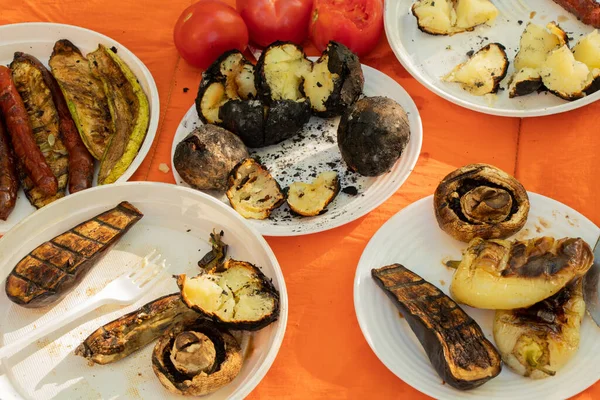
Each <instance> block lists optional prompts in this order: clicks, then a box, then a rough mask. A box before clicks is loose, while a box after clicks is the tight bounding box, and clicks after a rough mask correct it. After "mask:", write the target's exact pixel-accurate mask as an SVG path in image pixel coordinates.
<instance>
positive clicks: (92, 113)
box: [49, 39, 114, 160]
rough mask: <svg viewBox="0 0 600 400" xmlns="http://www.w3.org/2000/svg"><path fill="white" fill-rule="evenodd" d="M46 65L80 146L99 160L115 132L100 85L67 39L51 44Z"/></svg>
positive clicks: (106, 100) (85, 61)
mask: <svg viewBox="0 0 600 400" xmlns="http://www.w3.org/2000/svg"><path fill="white" fill-rule="evenodd" d="M49 64H50V68H51V69H52V75H54V77H55V78H56V80H57V82H58V84H59V86H60V88H61V90H62V92H63V95H64V96H65V100H66V101H67V105H68V107H69V111H71V115H72V116H73V120H74V121H75V125H76V126H77V130H78V131H79V135H80V136H81V139H82V140H83V143H85V145H86V147H87V148H88V150H89V151H90V154H91V155H92V156H93V157H94V158H95V159H97V160H101V159H102V155H103V154H104V151H105V150H106V148H107V147H108V143H109V141H110V138H111V136H112V135H113V132H114V124H113V121H112V119H111V115H110V108H109V105H108V99H107V98H106V94H105V92H104V87H103V84H102V82H101V81H100V80H99V79H98V78H96V77H95V76H94V75H93V74H92V71H91V69H90V66H89V63H88V60H87V59H86V58H85V57H84V56H83V55H82V54H81V51H80V50H79V49H78V48H77V47H76V46H75V45H74V44H73V43H71V42H70V41H68V40H66V39H63V40H59V41H58V42H56V43H55V44H54V50H53V51H52V55H51V56H50V62H49Z"/></svg>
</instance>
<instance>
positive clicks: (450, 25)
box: [412, 0, 498, 35]
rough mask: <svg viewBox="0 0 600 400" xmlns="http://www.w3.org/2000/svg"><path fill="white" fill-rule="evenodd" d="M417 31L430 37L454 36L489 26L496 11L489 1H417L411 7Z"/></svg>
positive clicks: (495, 15)
mask: <svg viewBox="0 0 600 400" xmlns="http://www.w3.org/2000/svg"><path fill="white" fill-rule="evenodd" d="M412 13H413V15H414V16H415V17H416V18H417V25H418V27H419V29H420V30H421V31H423V32H425V33H429V34H431V35H454V34H456V33H460V32H465V31H472V30H473V29H474V28H475V27H476V26H478V25H482V24H491V23H493V21H494V20H495V19H496V17H497V16H498V9H497V8H496V7H495V6H494V4H492V2H490V1H489V0H457V1H456V0H440V1H438V0H419V1H417V2H416V3H414V4H413V6H412Z"/></svg>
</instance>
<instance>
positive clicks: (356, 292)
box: [352, 191, 600, 398]
mask: <svg viewBox="0 0 600 400" xmlns="http://www.w3.org/2000/svg"><path fill="white" fill-rule="evenodd" d="M527 195H528V196H529V197H530V198H536V197H538V198H541V199H543V200H545V201H548V200H550V201H551V202H555V203H558V204H561V205H562V206H564V207H566V208H568V209H569V210H570V211H571V212H573V214H574V216H576V217H577V218H581V220H586V221H588V222H589V223H590V224H591V225H593V226H594V227H596V228H597V229H598V230H600V227H599V226H598V225H596V224H595V223H594V222H592V221H591V220H590V219H589V218H587V217H586V216H585V215H583V214H581V213H580V212H579V211H577V210H575V209H574V208H572V207H570V206H568V205H566V204H565V203H563V202H560V201H558V200H555V199H553V198H551V197H548V196H544V195H542V194H539V193H536V192H531V191H527ZM427 202H432V203H433V195H432V194H430V195H427V196H425V197H422V198H420V199H418V200H415V201H414V202H412V203H410V204H409V205H407V206H406V207H404V208H402V209H401V210H399V211H398V212H397V213H395V214H394V215H393V216H391V217H390V218H389V219H388V220H387V221H386V222H385V223H384V224H383V225H381V226H380V227H379V229H377V232H375V234H374V235H373V236H372V237H371V239H369V242H368V243H367V245H366V246H365V248H364V250H363V252H362V254H361V256H360V259H359V261H358V263H357V265H356V271H355V275H354V282H353V291H352V292H353V303H354V314H355V316H356V319H357V321H358V325H359V328H360V331H361V333H362V336H363V338H364V339H365V341H366V342H367V344H368V345H369V348H370V349H371V351H372V352H373V354H374V355H375V357H377V359H378V360H379V362H381V363H382V364H383V365H384V366H385V368H387V370H388V371H389V372H390V373H392V374H393V375H394V376H396V378H397V379H399V380H401V381H402V382H404V383H406V384H407V385H409V386H410V387H412V388H413V389H415V390H417V391H419V392H421V393H423V394H426V395H427V396H430V397H433V398H438V397H437V396H439V394H436V393H433V392H432V391H430V390H429V387H425V388H423V387H420V386H419V387H417V386H414V385H413V384H412V383H411V382H409V380H410V379H409V380H405V377H400V376H398V375H397V374H396V373H395V372H394V370H393V369H392V368H391V367H390V366H389V365H388V363H387V362H385V361H384V360H383V359H382V358H381V357H380V353H379V352H378V351H377V350H376V348H375V343H374V342H373V339H372V337H371V335H370V333H369V326H368V323H367V321H366V320H365V317H364V315H363V314H364V312H361V311H359V301H360V298H361V294H360V286H361V285H360V280H361V274H360V269H361V264H363V263H364V262H365V260H366V254H367V250H369V249H370V248H371V247H372V246H375V242H376V241H377V240H378V236H379V235H381V234H382V233H381V232H382V231H383V229H384V228H385V227H386V226H388V225H393V221H394V220H395V219H397V218H400V215H402V214H403V213H404V212H411V210H412V209H414V208H417V207H419V206H421V205H422V203H427ZM428 362H429V361H428ZM597 382H598V381H597ZM592 385H593V384H592ZM592 385H590V386H588V387H586V388H584V389H583V390H581V391H578V392H577V393H573V394H571V396H575V395H577V394H578V393H581V392H583V391H584V390H587V389H588V388H589V387H591V386H592ZM460 393H461V392H460V391H458V390H457V394H456V397H460Z"/></svg>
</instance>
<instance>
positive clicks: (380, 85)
mask: <svg viewBox="0 0 600 400" xmlns="http://www.w3.org/2000/svg"><path fill="white" fill-rule="evenodd" d="M311 59H313V60H316V58H311ZM362 69H363V74H364V76H365V88H364V94H365V95H366V96H387V97H389V98H391V99H393V100H395V101H397V102H398V103H399V104H400V105H401V106H402V107H403V108H404V110H405V111H406V113H407V114H408V120H409V123H410V130H411V137H410V142H409V144H408V146H407V147H406V150H405V151H404V154H403V155H402V157H401V158H400V160H399V161H398V162H396V164H395V165H394V167H393V168H392V170H391V171H390V172H389V173H387V174H385V175H382V176H379V177H377V178H369V177H365V176H360V175H358V174H355V173H353V172H350V171H348V168H347V167H346V165H345V164H344V162H343V161H342V159H341V155H340V151H339V149H338V145H337V126H338V122H339V118H330V119H323V118H317V117H312V118H311V120H310V122H309V123H308V124H306V126H305V127H304V128H303V130H302V132H300V133H299V134H298V135H297V136H296V137H293V138H291V139H288V140H286V141H284V142H282V143H279V144H276V145H273V146H268V147H263V148H260V149H255V150H254V151H251V154H252V155H258V156H259V157H260V160H261V161H262V162H263V164H264V165H266V167H267V168H268V169H269V171H270V172H271V174H272V175H273V177H274V178H275V179H276V180H277V181H278V182H279V184H280V185H281V187H282V188H284V187H287V186H289V185H290V184H291V183H293V182H296V181H303V182H310V181H311V180H312V179H314V176H316V174H318V173H320V172H323V171H328V170H336V171H337V172H338V175H339V177H340V183H341V186H342V189H343V188H345V187H348V186H354V187H356V188H357V189H358V195H356V196H351V195H348V194H346V193H344V192H340V193H339V194H338V196H337V197H336V198H335V200H334V201H333V202H332V203H331V204H330V205H329V206H327V209H328V211H327V212H326V213H325V214H322V215H319V216H317V217H296V216H292V215H291V214H290V211H289V207H288V206H287V204H284V205H283V206H281V207H280V208H278V209H277V210H275V211H273V213H272V214H271V216H270V217H269V218H268V219H265V220H261V221H259V220H248V222H249V223H251V224H252V226H254V227H255V228H256V229H257V230H258V231H259V232H260V233H262V234H263V235H266V236H297V235H306V234H309V233H316V232H321V231H325V230H328V229H332V228H336V227H338V226H341V225H344V224H347V223H349V222H352V221H354V220H355V219H357V218H360V217H362V216H363V215H366V214H367V213H369V212H370V211H372V210H374V209H375V208H376V207H378V206H379V205H380V204H381V203H383V202H384V201H386V200H387V199H388V198H389V197H390V196H392V195H393V194H394V193H395V192H396V191H397V190H398V189H399V188H400V186H402V184H403V183H404V181H406V178H408V176H409V175H410V173H411V172H412V170H413V168H414V166H415V164H416V162H417V159H418V158H419V153H420V152H421V144H422V141H423V126H422V124H421V117H420V116H419V110H418V109H417V106H416V105H415V103H414V102H413V101H412V99H411V98H410V96H409V95H408V93H407V92H406V91H405V90H404V89H403V88H402V87H401V86H400V85H399V84H398V83H396V81H394V80H393V79H392V78H390V77H389V76H387V75H385V74H384V73H382V72H380V71H378V70H376V69H373V68H371V67H369V66H366V65H363V66H362ZM201 124H202V122H200V119H199V118H198V114H197V113H196V107H195V106H192V107H190V109H189V110H188V112H187V113H186V114H185V116H184V117H183V119H182V120H181V123H180V124H179V127H178V128H177V132H175V137H174V138H173V147H172V148H171V160H173V155H174V154H175V148H176V147H177V144H178V143H179V142H181V141H182V140H183V139H184V138H185V137H186V136H187V135H188V134H189V133H190V132H191V131H192V130H193V129H194V128H195V127H196V126H198V125H201ZM173 175H174V177H175V182H176V183H177V184H178V185H182V186H188V185H187V184H186V183H185V182H184V181H183V179H181V177H180V176H179V174H178V173H177V171H176V170H175V168H173ZM209 194H211V195H212V196H214V197H216V198H218V199H220V200H221V201H223V202H224V203H226V204H229V200H228V199H227V197H226V196H225V194H223V193H220V192H210V193H209Z"/></svg>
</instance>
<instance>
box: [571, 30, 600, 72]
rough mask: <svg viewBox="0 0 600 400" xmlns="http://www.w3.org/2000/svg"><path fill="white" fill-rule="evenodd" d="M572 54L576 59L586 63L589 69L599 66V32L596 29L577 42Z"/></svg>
mask: <svg viewBox="0 0 600 400" xmlns="http://www.w3.org/2000/svg"><path fill="white" fill-rule="evenodd" d="M573 55H574V56H575V59H576V60H577V61H580V62H582V63H584V64H585V65H587V66H588V68H589V69H590V70H593V69H596V68H600V33H598V30H597V29H595V30H594V31H593V32H591V33H589V34H587V35H585V36H584V37H582V38H581V39H580V40H579V42H577V44H576V45H575V47H573Z"/></svg>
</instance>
